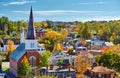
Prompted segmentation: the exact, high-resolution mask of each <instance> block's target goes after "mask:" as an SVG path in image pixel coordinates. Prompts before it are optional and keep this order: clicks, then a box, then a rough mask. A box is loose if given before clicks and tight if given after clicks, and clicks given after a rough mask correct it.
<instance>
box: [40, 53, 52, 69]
mask: <svg viewBox="0 0 120 78" xmlns="http://www.w3.org/2000/svg"><path fill="white" fill-rule="evenodd" d="M50 56H52V53H51V52H50V51H46V52H44V53H42V58H41V60H40V62H39V64H40V67H45V66H47V65H48V66H49V65H50V60H49V57H50Z"/></svg>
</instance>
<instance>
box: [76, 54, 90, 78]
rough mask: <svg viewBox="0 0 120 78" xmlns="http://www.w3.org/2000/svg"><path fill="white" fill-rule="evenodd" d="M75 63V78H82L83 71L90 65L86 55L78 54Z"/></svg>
mask: <svg viewBox="0 0 120 78" xmlns="http://www.w3.org/2000/svg"><path fill="white" fill-rule="evenodd" d="M75 64H76V72H77V74H76V78H84V72H85V71H86V69H87V68H89V67H90V62H89V60H88V56H86V55H80V54H79V55H78V56H77V58H76V61H75Z"/></svg>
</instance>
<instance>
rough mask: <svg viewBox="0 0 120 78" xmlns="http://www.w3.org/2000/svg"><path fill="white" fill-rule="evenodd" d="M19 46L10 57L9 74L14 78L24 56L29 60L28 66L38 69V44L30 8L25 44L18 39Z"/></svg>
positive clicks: (39, 55)
mask: <svg viewBox="0 0 120 78" xmlns="http://www.w3.org/2000/svg"><path fill="white" fill-rule="evenodd" d="M21 38H24V31H23V33H21ZM20 40H21V44H20V45H19V46H18V47H17V48H16V50H15V51H14V52H13V53H12V54H11V55H10V72H12V73H13V74H14V75H15V76H16V77H17V76H18V73H17V72H18V67H19V65H20V63H21V62H22V59H23V57H24V56H26V57H27V59H28V60H29V64H30V65H31V67H32V68H33V70H36V69H37V68H38V67H39V61H40V59H41V54H40V52H39V51H38V49H39V48H38V42H37V40H36V33H35V28H34V22H33V12H32V7H31V10H30V17H29V24H28V31H27V37H26V40H25V41H26V42H24V41H23V40H24V39H20Z"/></svg>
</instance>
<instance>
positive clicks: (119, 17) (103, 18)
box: [81, 16, 120, 22]
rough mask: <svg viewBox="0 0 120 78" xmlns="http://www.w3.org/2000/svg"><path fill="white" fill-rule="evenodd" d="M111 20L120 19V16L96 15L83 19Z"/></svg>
mask: <svg viewBox="0 0 120 78" xmlns="http://www.w3.org/2000/svg"><path fill="white" fill-rule="evenodd" d="M92 20H93V21H110V20H120V16H95V17H91V18H85V19H82V20H81V21H83V22H84V21H92Z"/></svg>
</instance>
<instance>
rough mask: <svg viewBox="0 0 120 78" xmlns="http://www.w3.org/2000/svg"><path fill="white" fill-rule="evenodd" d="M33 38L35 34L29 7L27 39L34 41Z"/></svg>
mask: <svg viewBox="0 0 120 78" xmlns="http://www.w3.org/2000/svg"><path fill="white" fill-rule="evenodd" d="M35 38H36V34H35V28H34V20H33V12H32V7H31V10H30V17H29V23H28V32H27V39H35Z"/></svg>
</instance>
